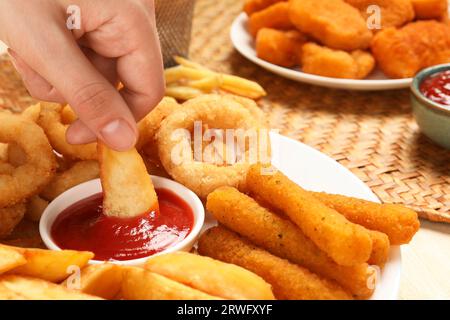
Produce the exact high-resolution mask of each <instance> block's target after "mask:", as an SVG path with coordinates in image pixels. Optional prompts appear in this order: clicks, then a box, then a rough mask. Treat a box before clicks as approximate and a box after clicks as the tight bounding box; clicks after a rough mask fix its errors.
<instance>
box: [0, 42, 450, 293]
mask: <svg viewBox="0 0 450 320" xmlns="http://www.w3.org/2000/svg"><path fill="white" fill-rule="evenodd" d="M4 51H6V47H5V46H4V45H3V44H2V43H1V42H0V54H1V53H2V52H4ZM402 260H403V261H402V280H401V286H400V293H399V298H400V299H450V276H449V273H450V225H449V224H442V223H432V222H428V221H424V220H422V221H421V229H420V231H419V232H418V233H417V234H416V236H415V237H414V239H413V241H412V242H411V243H410V244H409V245H407V246H403V247H402Z"/></svg>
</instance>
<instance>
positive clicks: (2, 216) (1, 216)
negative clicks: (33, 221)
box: [0, 177, 26, 239]
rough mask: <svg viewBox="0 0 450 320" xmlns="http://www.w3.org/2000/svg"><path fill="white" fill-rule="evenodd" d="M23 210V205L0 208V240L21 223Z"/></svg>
mask: <svg viewBox="0 0 450 320" xmlns="http://www.w3.org/2000/svg"><path fill="white" fill-rule="evenodd" d="M0 179H1V177H0ZM25 209H26V207H25V204H23V203H19V204H16V205H14V206H12V207H9V208H0V239H2V238H5V237H7V236H9V235H10V234H11V232H12V231H13V230H14V228H15V227H16V226H17V225H18V224H19V222H20V221H22V218H23V216H24V214H25Z"/></svg>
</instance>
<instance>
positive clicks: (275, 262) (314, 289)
mask: <svg viewBox="0 0 450 320" xmlns="http://www.w3.org/2000/svg"><path fill="white" fill-rule="evenodd" d="M198 250H199V252H200V254H202V255H207V256H210V257H212V258H214V259H218V260H221V261H224V262H227V263H232V264H236V265H238V266H241V267H243V268H245V269H248V270H250V271H252V272H254V273H256V274H258V275H259V276H261V277H262V278H263V279H264V280H266V281H267V282H269V283H270V284H271V285H272V287H273V290H274V293H275V296H276V298H277V299H282V300H330V299H331V300H348V299H352V296H351V295H350V294H349V293H347V292H346V291H344V290H343V289H342V288H341V287H340V286H339V285H338V284H337V283H335V282H334V281H329V280H325V279H323V278H321V277H320V276H318V275H316V274H314V273H312V272H310V271H309V270H307V269H305V268H302V267H300V266H298V265H296V264H293V263H290V262H289V261H288V260H285V259H281V258H278V257H277V256H274V255H272V254H270V253H269V252H267V251H265V250H262V249H259V248H257V247H255V246H253V245H252V244H251V243H250V242H248V241H247V240H245V239H243V238H242V237H239V236H238V235H237V234H236V233H234V232H232V231H229V230H227V229H225V228H224V227H221V226H219V227H214V228H212V229H209V230H208V231H206V232H205V233H204V234H203V235H202V237H201V238H200V240H199V246H198Z"/></svg>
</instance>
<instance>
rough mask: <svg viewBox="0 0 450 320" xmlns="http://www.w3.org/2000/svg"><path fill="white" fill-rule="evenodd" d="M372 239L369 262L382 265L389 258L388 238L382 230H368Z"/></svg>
mask: <svg viewBox="0 0 450 320" xmlns="http://www.w3.org/2000/svg"><path fill="white" fill-rule="evenodd" d="M370 238H371V239H372V254H371V255H370V259H369V261H367V262H368V263H369V264H372V265H377V266H379V267H384V265H385V264H386V262H387V261H388V258H389V249H390V244H389V238H388V236H387V235H385V234H384V233H382V232H378V231H370Z"/></svg>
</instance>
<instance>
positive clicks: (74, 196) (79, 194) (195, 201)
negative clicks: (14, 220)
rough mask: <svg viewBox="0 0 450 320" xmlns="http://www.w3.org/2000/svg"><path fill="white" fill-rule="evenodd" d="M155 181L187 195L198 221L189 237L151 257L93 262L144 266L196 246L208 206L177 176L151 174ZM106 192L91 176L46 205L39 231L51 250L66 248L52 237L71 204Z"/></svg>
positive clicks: (157, 186)
mask: <svg viewBox="0 0 450 320" xmlns="http://www.w3.org/2000/svg"><path fill="white" fill-rule="evenodd" d="M151 177H152V181H153V184H154V186H155V188H157V189H158V188H162V189H167V190H170V191H172V192H173V193H175V194H176V195H178V196H179V197H180V198H181V199H183V200H184V201H185V202H186V203H187V204H188V205H189V207H190V208H191V210H192V213H193V215H194V223H193V227H192V230H191V232H190V233H189V234H188V235H187V237H186V238H184V239H183V240H181V241H180V242H178V243H176V244H174V245H173V246H170V247H168V248H166V249H164V250H162V251H161V252H158V253H156V254H153V255H150V256H148V257H144V258H139V259H133V260H124V261H119V260H111V261H100V260H91V261H90V263H91V264H98V263H104V262H111V263H115V264H120V265H128V266H140V265H143V264H144V263H145V262H146V261H147V260H148V259H149V258H151V257H154V256H157V255H160V254H165V253H170V252H175V251H189V250H191V248H192V247H193V245H194V243H195V242H196V241H197V238H198V236H199V234H200V231H201V230H202V227H203V223H204V220H205V209H204V207H203V204H202V202H201V201H200V199H199V198H198V196H197V195H196V194H195V193H194V192H192V191H191V190H189V189H188V188H186V187H185V186H183V185H181V184H179V183H178V182H175V181H173V180H169V179H166V178H162V177H157V176H151ZM101 192H102V186H101V183H100V179H95V180H91V181H88V182H85V183H82V184H80V185H77V186H75V187H73V188H71V189H69V190H67V191H66V192H64V193H63V194H61V195H59V196H58V197H57V198H56V199H55V200H53V201H52V202H51V203H50V204H49V205H48V207H47V209H45V211H44V213H43V214H42V217H41V221H40V223H39V233H40V234H41V237H42V240H43V241H44V243H45V245H46V246H47V248H49V249H51V250H62V248H60V247H59V246H58V245H57V244H56V243H55V241H54V240H53V238H52V232H51V230H52V226H53V223H54V222H55V220H56V219H57V218H58V216H59V215H60V214H61V213H62V212H63V211H64V210H65V209H67V208H68V207H70V206H71V205H73V204H75V203H76V202H79V201H81V200H83V199H86V198H88V197H90V196H93V195H96V194H98V193H101Z"/></svg>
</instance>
